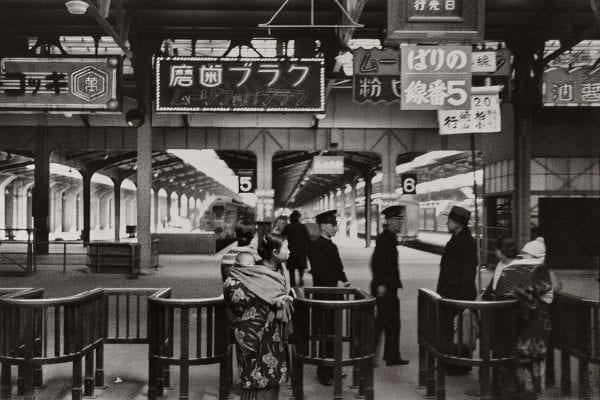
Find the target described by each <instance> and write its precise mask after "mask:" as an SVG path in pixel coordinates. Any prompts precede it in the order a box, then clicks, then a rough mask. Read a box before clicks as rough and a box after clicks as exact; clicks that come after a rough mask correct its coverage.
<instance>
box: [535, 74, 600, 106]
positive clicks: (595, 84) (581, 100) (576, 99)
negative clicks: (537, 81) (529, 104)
mask: <svg viewBox="0 0 600 400" xmlns="http://www.w3.org/2000/svg"><path fill="white" fill-rule="evenodd" d="M542 98H543V104H544V106H559V107H560V106H571V107H572V106H594V107H600V68H596V69H595V70H592V67H590V66H584V67H575V68H572V69H567V68H556V67H552V68H548V69H546V70H545V71H544V74H543V77H542Z"/></svg>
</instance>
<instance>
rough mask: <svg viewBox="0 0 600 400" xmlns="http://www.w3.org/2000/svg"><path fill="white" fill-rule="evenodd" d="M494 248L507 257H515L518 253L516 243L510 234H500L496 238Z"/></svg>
mask: <svg viewBox="0 0 600 400" xmlns="http://www.w3.org/2000/svg"><path fill="white" fill-rule="evenodd" d="M496 249H498V250H499V251H500V253H502V254H504V255H505V256H506V257H508V258H516V257H517V255H518V254H519V249H518V248H517V244H516V243H515V240H514V239H513V238H511V237H510V236H502V237H499V238H498V239H496Z"/></svg>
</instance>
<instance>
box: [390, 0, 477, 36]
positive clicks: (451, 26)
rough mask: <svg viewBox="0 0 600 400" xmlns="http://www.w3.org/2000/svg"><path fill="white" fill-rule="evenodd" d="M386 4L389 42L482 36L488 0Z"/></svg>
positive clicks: (394, 0)
mask: <svg viewBox="0 0 600 400" xmlns="http://www.w3.org/2000/svg"><path fill="white" fill-rule="evenodd" d="M387 5H388V7H387V12H388V15H387V32H388V35H387V39H388V41H390V42H407V41H409V42H410V41H416V42H419V43H461V42H465V41H466V42H470V43H476V42H479V41H482V40H483V27H484V18H485V0H405V1H398V0H388V2H387Z"/></svg>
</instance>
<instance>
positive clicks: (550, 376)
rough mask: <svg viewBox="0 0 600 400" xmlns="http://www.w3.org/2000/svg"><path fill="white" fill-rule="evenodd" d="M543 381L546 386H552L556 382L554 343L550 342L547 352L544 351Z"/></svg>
mask: <svg viewBox="0 0 600 400" xmlns="http://www.w3.org/2000/svg"><path fill="white" fill-rule="evenodd" d="M545 381H546V386H547V387H553V386H554V385H555V384H556V373H555V371H554V345H553V343H552V342H550V344H549V345H548V352H547V353H546V373H545Z"/></svg>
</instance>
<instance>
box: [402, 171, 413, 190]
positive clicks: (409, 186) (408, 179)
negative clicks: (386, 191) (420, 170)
mask: <svg viewBox="0 0 600 400" xmlns="http://www.w3.org/2000/svg"><path fill="white" fill-rule="evenodd" d="M402 194H417V174H402Z"/></svg>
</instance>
